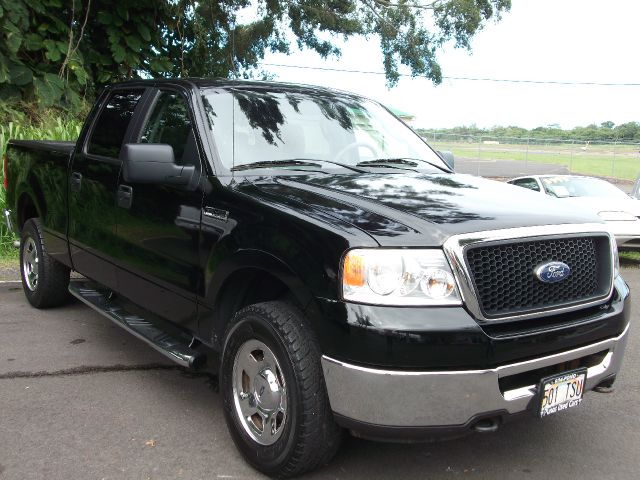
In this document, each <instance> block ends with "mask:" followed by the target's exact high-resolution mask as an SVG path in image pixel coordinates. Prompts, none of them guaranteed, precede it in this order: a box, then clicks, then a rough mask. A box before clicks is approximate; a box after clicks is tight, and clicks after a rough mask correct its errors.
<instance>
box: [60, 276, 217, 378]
mask: <svg viewBox="0 0 640 480" xmlns="http://www.w3.org/2000/svg"><path fill="white" fill-rule="evenodd" d="M69 292H70V293H71V295H73V296H74V297H76V298H77V299H78V300H80V301H81V302H83V303H85V304H87V305H88V306H90V307H91V308H93V309H94V310H95V311H96V312H98V313H101V314H102V315H104V316H105V317H107V318H108V319H109V320H111V321H112V322H113V323H115V324H116V325H118V326H119V327H122V328H124V329H125V330H126V331H128V332H129V333H131V334H133V335H135V336H136V337H138V338H139V339H140V340H142V341H144V342H146V343H148V344H149V345H150V346H152V347H153V348H155V349H156V350H157V351H159V352H160V353H162V354H163V355H165V356H167V357H168V358H170V359H171V360H173V361H174V362H176V363H178V364H180V365H182V366H183V367H189V368H198V367H200V366H202V365H203V364H204V363H205V359H206V357H205V355H204V354H202V353H201V352H197V351H196V350H194V349H192V348H191V347H190V346H189V345H190V344H191V342H192V339H191V338H189V337H188V336H187V335H186V334H182V335H179V336H174V335H171V334H169V333H168V332H166V331H164V330H162V329H161V328H160V327H159V326H158V325H156V324H155V323H153V322H150V321H149V320H146V319H144V318H142V317H141V316H139V315H135V314H133V313H129V312H127V311H126V310H125V308H123V307H122V306H121V305H119V304H118V301H117V300H116V299H113V298H110V297H111V296H110V294H109V293H104V292H103V291H100V289H99V287H98V286H97V285H96V284H95V283H93V282H91V281H89V280H72V281H71V283H70V284H69ZM178 337H182V338H178Z"/></svg>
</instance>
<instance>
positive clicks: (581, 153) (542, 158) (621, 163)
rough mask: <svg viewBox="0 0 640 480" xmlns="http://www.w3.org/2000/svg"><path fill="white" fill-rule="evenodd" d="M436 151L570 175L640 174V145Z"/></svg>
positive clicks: (443, 145) (470, 146) (450, 145)
mask: <svg viewBox="0 0 640 480" xmlns="http://www.w3.org/2000/svg"><path fill="white" fill-rule="evenodd" d="M429 143H430V144H431V145H432V146H433V147H434V148H436V149H437V150H449V151H452V152H453V154H454V155H455V156H456V157H459V158H465V159H470V160H516V161H523V162H531V163H551V164H555V165H564V166H566V167H567V168H568V169H569V170H570V171H571V172H574V173H582V174H585V175H594V176H599V177H614V178H620V179H625V180H635V179H636V177H637V176H638V174H639V173H640V145H590V146H588V147H586V149H584V150H583V148H585V147H584V145H578V144H574V145H571V144H556V145H529V146H527V145H506V144H505V145H485V144H479V143H464V142H440V141H437V140H436V141H435V142H433V141H430V142H429Z"/></svg>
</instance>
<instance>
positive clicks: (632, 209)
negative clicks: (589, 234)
mask: <svg viewBox="0 0 640 480" xmlns="http://www.w3.org/2000/svg"><path fill="white" fill-rule="evenodd" d="M508 183H511V184H513V185H517V186H519V187H524V188H528V189H530V190H533V191H536V192H540V193H541V194H543V195H549V196H552V197H556V198H558V200H559V201H562V202H566V203H571V204H573V205H575V206H576V207H579V208H584V209H587V210H589V211H591V212H593V213H595V214H597V215H598V216H599V217H600V218H601V219H602V220H603V221H605V222H606V223H607V226H608V227H609V230H610V231H611V232H612V233H613V234H614V235H615V237H616V243H617V244H618V246H619V247H634V248H637V247H640V200H637V199H636V198H632V197H631V196H629V195H627V194H626V193H625V192H624V191H622V190H620V189H619V188H618V187H616V186H615V185H613V184H611V183H609V182H607V181H606V180H602V179H600V178H594V177H583V176H578V175H530V176H527V177H518V178H514V179H512V180H509V181H508Z"/></svg>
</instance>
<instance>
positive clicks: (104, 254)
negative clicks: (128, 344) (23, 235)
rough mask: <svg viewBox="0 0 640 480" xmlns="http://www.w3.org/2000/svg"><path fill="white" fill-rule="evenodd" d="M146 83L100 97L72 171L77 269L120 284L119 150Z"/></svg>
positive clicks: (71, 233) (71, 215)
mask: <svg viewBox="0 0 640 480" xmlns="http://www.w3.org/2000/svg"><path fill="white" fill-rule="evenodd" d="M145 92H146V89H145V88H126V89H116V90H111V91H109V92H108V93H106V94H105V95H103V97H102V99H101V100H99V103H98V106H97V107H96V108H97V110H98V111H97V115H96V116H95V120H94V122H93V124H92V125H91V126H89V130H88V132H87V134H86V135H84V137H83V138H84V144H83V145H79V146H78V148H77V149H76V152H75V155H74V157H73V161H72V164H71V171H70V174H69V246H70V250H71V260H72V262H73V266H74V268H75V269H76V270H77V271H78V272H80V273H82V274H83V275H86V276H87V277H89V278H92V279H93V280H96V281H98V282H99V283H101V284H103V285H105V286H107V287H109V288H112V289H116V288H117V279H116V267H115V265H114V261H115V259H116V258H117V257H118V256H119V252H118V243H117V241H116V188H117V185H118V176H119V174H120V166H121V162H120V160H119V159H118V157H119V155H120V149H121V147H122V144H123V142H124V139H125V138H126V136H127V134H128V132H129V131H130V129H131V126H132V125H133V124H134V121H135V119H136V115H137V114H139V112H140V110H141V106H142V104H143V97H144V95H145Z"/></svg>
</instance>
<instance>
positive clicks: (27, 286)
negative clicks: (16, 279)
mask: <svg viewBox="0 0 640 480" xmlns="http://www.w3.org/2000/svg"><path fill="white" fill-rule="evenodd" d="M20 273H21V277H22V289H23V290H24V294H25V296H26V297H27V300H28V301H29V303H30V304H31V305H32V306H34V307H36V308H47V307H55V306H58V305H61V304H63V303H64V302H65V301H66V300H67V299H68V297H69V293H68V287H69V276H70V269H69V268H68V267H66V266H64V265H63V264H61V263H59V262H56V261H55V260H54V259H53V258H51V256H50V255H49V253H48V252H47V249H46V248H45V245H44V239H43V236H42V227H41V225H40V222H39V221H38V220H37V219H35V218H31V219H29V220H27V221H26V222H25V224H24V226H23V227H22V235H21V238H20Z"/></svg>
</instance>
